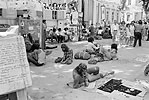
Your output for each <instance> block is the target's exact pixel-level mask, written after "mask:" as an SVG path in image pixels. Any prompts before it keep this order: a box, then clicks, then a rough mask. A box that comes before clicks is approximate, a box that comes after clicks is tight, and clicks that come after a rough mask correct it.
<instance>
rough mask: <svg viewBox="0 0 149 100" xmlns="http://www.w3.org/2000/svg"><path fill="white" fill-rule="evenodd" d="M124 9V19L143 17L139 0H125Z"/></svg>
mask: <svg viewBox="0 0 149 100" xmlns="http://www.w3.org/2000/svg"><path fill="white" fill-rule="evenodd" d="M125 5H126V7H125V9H124V21H125V22H126V23H130V22H131V21H138V20H142V19H143V8H142V2H140V0H127V1H126V4H125Z"/></svg>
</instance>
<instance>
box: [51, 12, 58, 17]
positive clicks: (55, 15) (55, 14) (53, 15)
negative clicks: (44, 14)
mask: <svg viewBox="0 0 149 100" xmlns="http://www.w3.org/2000/svg"><path fill="white" fill-rule="evenodd" d="M52 19H57V11H52Z"/></svg>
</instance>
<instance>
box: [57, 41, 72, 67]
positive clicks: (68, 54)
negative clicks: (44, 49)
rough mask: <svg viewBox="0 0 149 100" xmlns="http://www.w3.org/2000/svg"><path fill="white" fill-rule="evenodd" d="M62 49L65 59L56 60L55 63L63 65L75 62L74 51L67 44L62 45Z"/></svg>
mask: <svg viewBox="0 0 149 100" xmlns="http://www.w3.org/2000/svg"><path fill="white" fill-rule="evenodd" d="M61 49H62V51H63V52H64V56H63V57H58V58H57V59H56V60H55V63H61V64H68V65H69V64H71V63H72V62H73V50H72V49H70V48H69V47H68V46H67V45H66V44H62V45H61Z"/></svg>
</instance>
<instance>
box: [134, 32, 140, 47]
mask: <svg viewBox="0 0 149 100" xmlns="http://www.w3.org/2000/svg"><path fill="white" fill-rule="evenodd" d="M134 35H135V40H134V45H133V47H135V46H136V44H137V41H138V40H139V46H141V39H142V34H141V33H140V32H135V34H134Z"/></svg>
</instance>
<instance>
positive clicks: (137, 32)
mask: <svg viewBox="0 0 149 100" xmlns="http://www.w3.org/2000/svg"><path fill="white" fill-rule="evenodd" d="M142 33H143V25H142V21H141V20H139V22H138V24H135V34H134V36H135V40H134V45H133V47H135V46H136V44H137V41H139V46H141V45H142V44H141V40H142Z"/></svg>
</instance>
